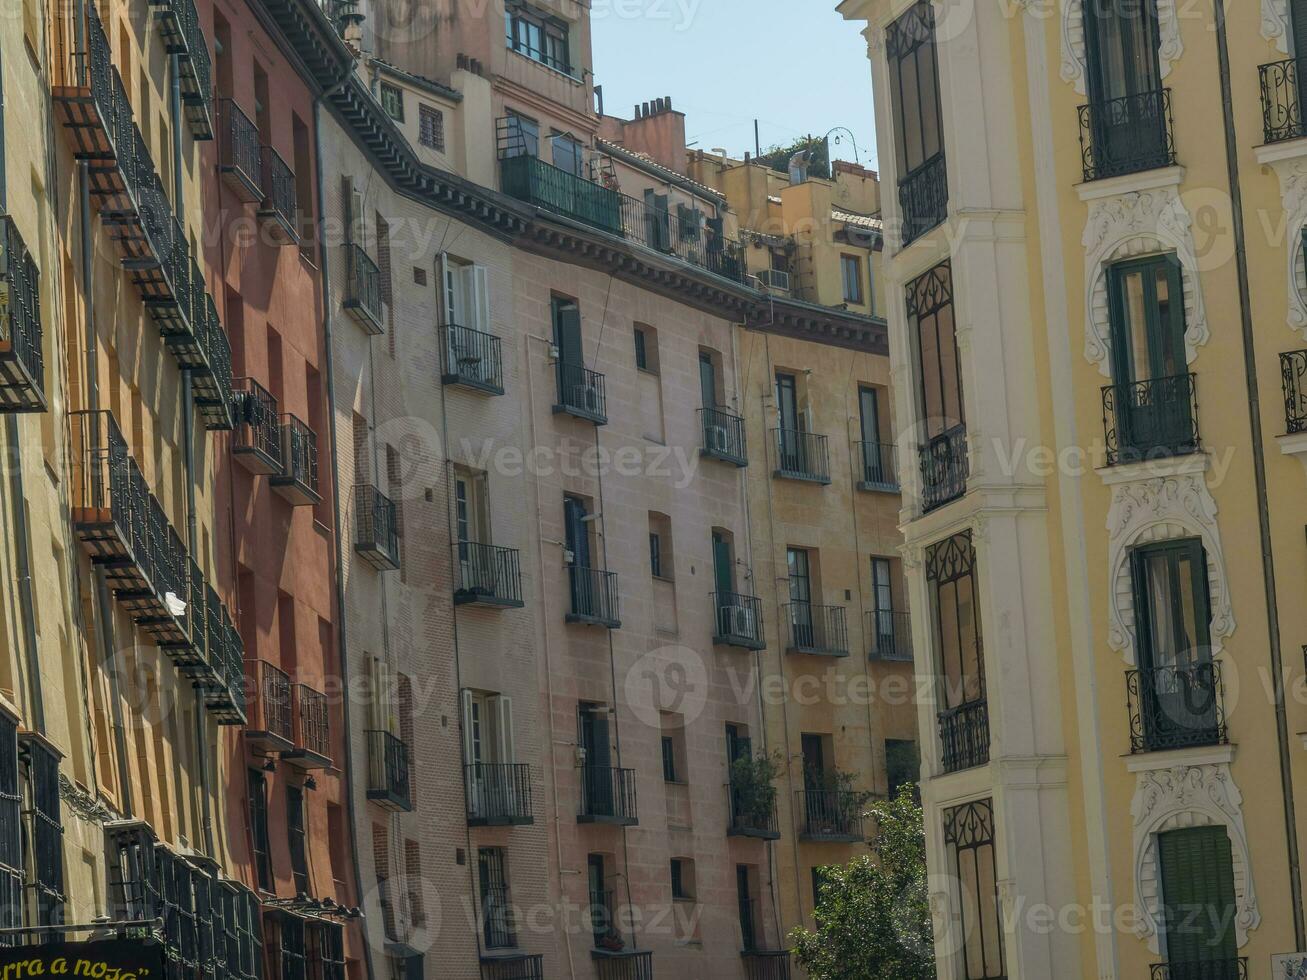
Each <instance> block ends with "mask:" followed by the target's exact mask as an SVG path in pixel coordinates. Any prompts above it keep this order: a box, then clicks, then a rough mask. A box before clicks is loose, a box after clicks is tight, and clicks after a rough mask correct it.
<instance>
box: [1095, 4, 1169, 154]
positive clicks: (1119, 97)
mask: <svg viewBox="0 0 1307 980" xmlns="http://www.w3.org/2000/svg"><path fill="white" fill-rule="evenodd" d="M1084 9H1085V53H1086V56H1087V59H1088V76H1089V79H1088V82H1089V101H1090V109H1089V112H1090V130H1091V139H1092V141H1093V148H1094V150H1093V152H1094V162H1095V164H1097V167H1098V171H1099V173H1101V174H1103V175H1104V176H1107V175H1110V174H1112V173H1113V172H1118V173H1125V172H1129V171H1130V170H1132V169H1138V168H1135V167H1130V166H1124V165H1123V164H1125V162H1126V161H1129V160H1133V159H1156V158H1157V156H1158V155H1159V154H1164V152H1165V150H1166V146H1165V143H1166V127H1165V125H1164V123H1165V119H1164V117H1163V112H1164V103H1163V97H1162V94H1161V89H1162V82H1161V70H1160V68H1159V65H1158V59H1157V47H1158V26H1157V5H1156V2H1155V0H1143V2H1141V3H1134V4H1121V3H1116V2H1113V0H1086V2H1085V5H1084Z"/></svg>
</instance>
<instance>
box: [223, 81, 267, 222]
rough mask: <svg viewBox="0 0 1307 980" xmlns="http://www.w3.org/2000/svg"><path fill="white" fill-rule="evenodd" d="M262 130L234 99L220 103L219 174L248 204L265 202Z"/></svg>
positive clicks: (238, 196)
mask: <svg viewBox="0 0 1307 980" xmlns="http://www.w3.org/2000/svg"><path fill="white" fill-rule="evenodd" d="M261 146H262V144H261V142H260V140H259V128H258V127H257V126H256V125H254V121H253V120H252V119H250V117H249V116H247V115H245V112H244V110H242V109H241V107H240V106H238V105H237V104H236V100H235V99H219V100H218V171H219V173H221V174H222V176H223V180H225V181H226V183H227V186H228V187H230V188H231V189H232V192H233V193H234V194H235V195H236V196H237V198H239V199H240V200H241V201H244V202H245V203H246V204H258V203H259V202H261V201H262V200H263V155H262V151H261Z"/></svg>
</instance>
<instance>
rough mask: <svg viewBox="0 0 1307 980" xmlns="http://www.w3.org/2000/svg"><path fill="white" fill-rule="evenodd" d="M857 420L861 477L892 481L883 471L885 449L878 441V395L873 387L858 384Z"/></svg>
mask: <svg viewBox="0 0 1307 980" xmlns="http://www.w3.org/2000/svg"><path fill="white" fill-rule="evenodd" d="M858 422H859V425H860V426H861V431H862V470H863V473H862V479H863V480H864V481H865V482H867V483H892V482H893V480H892V479H890V475H889V474H888V473H887V472H886V471H885V470H886V466H885V459H886V456H885V451H884V450H883V449H882V447H881V441H880V397H879V392H877V391H876V389H875V388H869V387H867V386H866V385H859V386H858Z"/></svg>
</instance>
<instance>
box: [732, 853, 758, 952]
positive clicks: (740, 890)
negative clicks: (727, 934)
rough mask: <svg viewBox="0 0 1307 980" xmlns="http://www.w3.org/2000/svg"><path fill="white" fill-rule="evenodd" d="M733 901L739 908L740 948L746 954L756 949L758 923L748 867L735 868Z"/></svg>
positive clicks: (739, 865) (738, 866)
mask: <svg viewBox="0 0 1307 980" xmlns="http://www.w3.org/2000/svg"><path fill="white" fill-rule="evenodd" d="M735 900H736V901H737V902H738V903H739V907H740V936H741V948H742V949H744V950H745V951H746V952H748V951H751V950H755V949H757V948H758V923H757V916H756V914H755V913H756V911H757V910H756V909H755V907H754V905H755V902H754V899H753V890H752V888H751V887H750V885H749V866H748V865H747V864H737V865H736V866H735Z"/></svg>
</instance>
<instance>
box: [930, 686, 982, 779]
mask: <svg viewBox="0 0 1307 980" xmlns="http://www.w3.org/2000/svg"><path fill="white" fill-rule="evenodd" d="M939 738H940V743H941V745H942V749H943V751H942V753H941V755H940V764H941V765H942V766H943V768H944V771H945V772H960V771H961V770H963V769H974V768H975V767H976V766H983V765H985V764H986V763H988V762H989V702H988V701H986V700H985V699H984V698H981V699H979V700H975V701H967V702H965V703H963V704H960V705H958V706H957V707H956V708H948V709H946V710H944V711H941V712H940V713H939Z"/></svg>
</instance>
